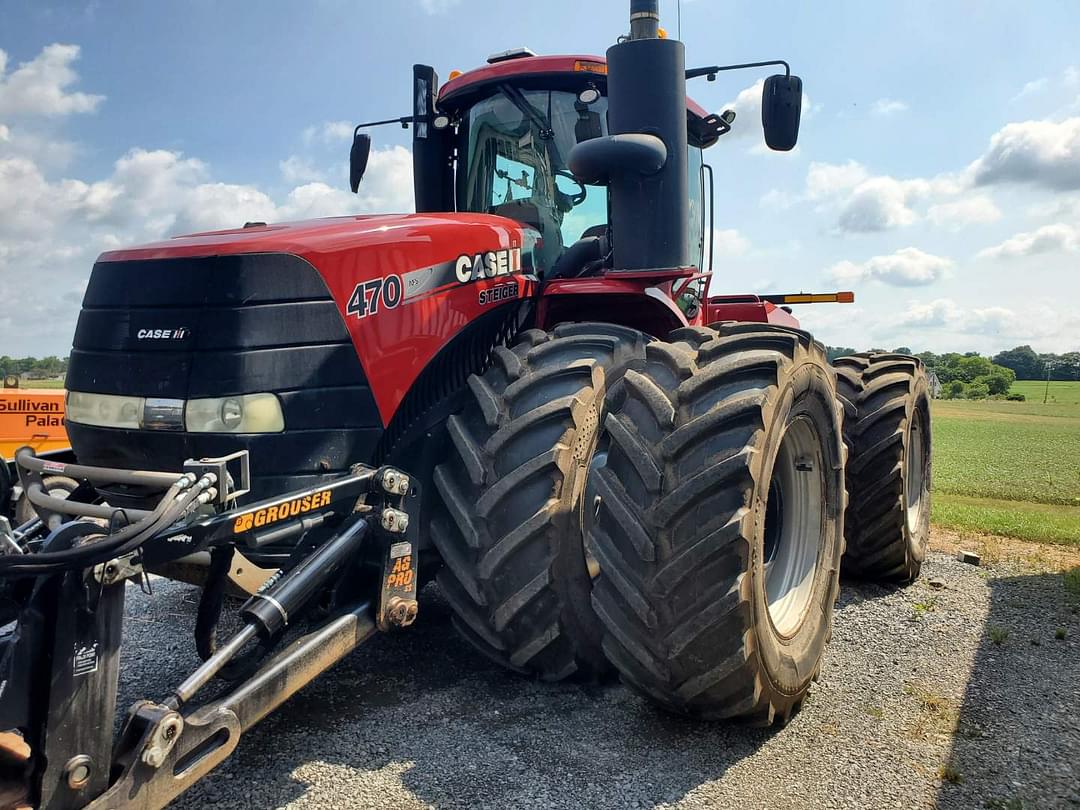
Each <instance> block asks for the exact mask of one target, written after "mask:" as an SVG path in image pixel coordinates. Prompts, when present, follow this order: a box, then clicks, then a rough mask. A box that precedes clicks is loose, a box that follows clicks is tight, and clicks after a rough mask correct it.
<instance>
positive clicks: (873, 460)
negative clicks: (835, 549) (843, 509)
mask: <svg viewBox="0 0 1080 810" xmlns="http://www.w3.org/2000/svg"><path fill="white" fill-rule="evenodd" d="M833 365H834V367H835V368H836V385H837V393H838V395H839V397H840V402H841V403H842V405H843V407H844V443H845V444H846V445H847V448H848V458H847V476H846V479H847V490H848V508H847V514H846V516H845V528H844V533H845V535H846V537H847V551H846V553H845V555H844V560H843V569H844V573H845V574H851V575H853V576H857V577H861V578H865V579H873V580H878V581H882V582H911V581H913V580H915V579H916V578H917V577H918V576H919V570H920V568H921V567H922V563H923V560H924V559H925V557H926V549H927V546H928V545H929V541H930V459H931V454H930V394H929V384H928V381H927V376H926V369H925V368H924V367H923V364H922V361H921V360H919V359H918V358H917V357H909V356H908V355H904V354H885V353H866V354H858V355H852V356H850V357H840V358H837V359H836V360H834V361H833Z"/></svg>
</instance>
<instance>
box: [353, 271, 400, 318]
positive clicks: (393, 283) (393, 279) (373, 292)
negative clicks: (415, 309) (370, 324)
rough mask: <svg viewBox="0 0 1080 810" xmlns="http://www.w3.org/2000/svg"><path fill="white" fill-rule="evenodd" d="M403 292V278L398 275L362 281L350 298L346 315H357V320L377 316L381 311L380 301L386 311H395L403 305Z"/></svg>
mask: <svg viewBox="0 0 1080 810" xmlns="http://www.w3.org/2000/svg"><path fill="white" fill-rule="evenodd" d="M401 290H402V286H401V276H397V275H390V276H387V277H386V278H373V279H371V281H362V282H360V283H359V284H357V285H356V287H355V288H354V289H353V291H352V295H351V296H349V305H348V306H347V307H346V308H345V314H346V315H355V316H356V317H357V318H366V317H367V316H368V315H375V314H377V313H378V311H379V302H380V301H381V302H382V305H383V307H384V308H385V309H394V308H395V307H396V306H397V305H398V304H400V303H401Z"/></svg>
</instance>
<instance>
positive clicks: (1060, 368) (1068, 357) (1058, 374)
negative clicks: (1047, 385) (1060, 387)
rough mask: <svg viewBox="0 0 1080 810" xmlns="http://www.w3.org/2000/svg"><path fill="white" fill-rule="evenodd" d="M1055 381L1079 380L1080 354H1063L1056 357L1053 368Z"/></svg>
mask: <svg viewBox="0 0 1080 810" xmlns="http://www.w3.org/2000/svg"><path fill="white" fill-rule="evenodd" d="M1054 379H1056V380H1080V352H1065V354H1062V355H1058V362H1057V364H1056V366H1055V368H1054Z"/></svg>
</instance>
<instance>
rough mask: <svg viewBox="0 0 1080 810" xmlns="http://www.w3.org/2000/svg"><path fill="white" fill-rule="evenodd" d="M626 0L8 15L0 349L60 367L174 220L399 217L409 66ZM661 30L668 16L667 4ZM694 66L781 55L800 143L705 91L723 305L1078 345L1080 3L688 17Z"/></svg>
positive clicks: (136, 5)
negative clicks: (356, 172)
mask: <svg viewBox="0 0 1080 810" xmlns="http://www.w3.org/2000/svg"><path fill="white" fill-rule="evenodd" d="M627 6H628V4H627V3H626V2H625V0H595V1H594V2H590V3H583V2H580V0H576V1H575V2H564V0H545V2H544V3H505V2H493V1H491V2H488V1H487V0H456V2H455V0H397V2H390V3H375V2H342V1H341V0H315V1H314V2H307V3H299V2H297V3H284V2H276V3H275V2H264V3H258V4H254V3H243V4H242V3H211V2H181V3H172V4H164V3H143V2H105V1H104V0H102V2H66V3H49V2H34V3H29V2H12V1H11V0H0V51H2V52H3V53H2V55H0V289H3V291H4V296H3V299H2V303H0V354H13V355H20V354H27V353H33V354H38V355H41V354H49V353H56V354H64V353H66V352H67V350H68V347H69V346H70V338H71V334H72V332H73V330H74V324H75V318H76V316H77V312H78V303H79V300H80V297H81V293H82V289H83V287H84V285H85V280H86V277H87V275H88V273H89V269H90V266H91V264H92V263H93V259H94V257H95V256H96V255H97V254H98V253H99V252H101V251H102V250H105V249H108V248H110V247H116V246H119V245H124V244H132V243H136V242H139V241H146V240H149V239H155V238H159V237H161V236H164V235H169V234H173V233H179V232H183V231H188V230H196V229H206V228H213V227H223V226H235V225H238V224H241V223H243V222H244V221H245V220H250V219H286V218H297V217H308V216H321V215H330V214H336V213H345V212H350V211H364V212H377V211H400V210H407V209H408V207H409V206H410V204H411V179H410V177H411V175H410V166H409V157H408V154H407V152H406V151H405V147H406V146H407V143H408V141H407V138H408V133H407V132H404V131H402V130H400V129H396V128H382V129H380V130H377V131H376V132H375V142H376V147H377V151H376V152H375V153H374V154H373V158H372V162H371V167H370V170H369V175H368V177H367V178H365V181H364V187H363V189H362V194H361V195H360V196H359V197H353V196H352V195H350V194H348V193H347V192H346V189H345V185H346V181H345V156H346V153H347V149H348V136H349V131H350V128H351V127H350V123H351V122H355V121H360V120H365V119H371V118H378V117H388V116H393V115H404V114H407V113H408V112H409V80H410V70H411V65H412V64H413V63H414V62H428V63H430V64H433V65H434V66H435V67H436V69H437V70H438V71H439V73H440V75H441V76H443V77H445V76H446V74H448V73H449V71H450V70H451V69H455V68H456V69H462V70H466V69H469V68H471V67H475V66H477V65H480V64H482V63H483V61H484V59H485V57H486V56H487V55H488V54H490V53H493V52H495V51H500V50H505V49H506V48H509V47H513V46H516V45H522V44H525V45H528V46H529V47H531V48H532V49H533V50H535V51H536V52H538V53H560V52H586V53H588V52H593V53H602V52H603V51H604V49H605V48H606V47H607V46H608V45H609V44H610V43H611V42H612V41H613V39H614V37H615V36H616V35H617V34H618V33H620V32H621V31H622V30H623V29H624V28H625V27H626V15H627ZM661 9H662V13H663V15H664V25H665V26H666V27H667V28H668V29H669V31H670V32H671V33H672V34H673V35H674V34H675V33H676V27H677V18H676V5H675V2H674V0H662V3H661ZM682 33H683V40H684V41H685V42H686V46H687V62H688V64H690V65H694V64H711V63H716V62H729V61H730V62H736V61H738V62H741V61H749V60H756V59H768V58H785V59H788V60H789V61H790V62H791V63H792V66H793V69H794V71H795V72H796V73H799V74H800V75H801V76H802V77H803V79H804V81H805V88H806V96H807V106H806V110H805V113H804V123H803V128H802V136H801V139H800V145H799V147H798V149H797V150H796V151H795V152H794V153H791V154H787V155H780V154H775V153H770V152H767V151H766V150H765V149H764V147H763V146H762V145H761V133H760V125H759V123H758V122H757V120H755V116H756V114H757V108H756V106H755V101H756V98H757V91H756V89H755V88H754V82H755V80H756V79H757V78H759V76H757V75H755V74H749V73H743V74H728V75H727V76H726V77H724V76H722V77H721V79H720V80H719V81H717V82H715V83H706V82H705V81H704V80H698V81H697V82H695V83H693V84H692V85H691V93H692V95H694V96H695V97H696V98H697V99H698V100H699V101H700V102H701V103H702V104H704V105H705V106H706V107H708V108H710V109H715V110H720V109H724V108H727V107H732V106H733V107H734V108H735V109H736V111H737V112H738V113H739V117H738V119H737V120H736V129H735V131H734V132H733V133H731V134H730V135H728V136H725V137H724V138H723V139H721V141H720V143H719V144H718V145H717V146H715V147H713V148H712V149H711V150H710V151H709V152H708V153H707V156H708V159H709V161H710V162H711V163H712V165H713V166H714V168H715V170H716V179H717V204H716V225H717V231H718V233H717V235H716V238H717V244H718V245H719V246H720V255H718V257H717V258H718V260H720V261H719V262H718V264H717V266H716V267H715V270H716V271H717V276H716V278H715V279H714V282H713V290H714V291H717V292H761V291H769V292H787V291H798V290H827V289H837V288H853V289H854V290H855V291H856V294H857V301H858V303H857V304H855V305H854V306H820V307H813V308H803V309H801V310H799V311H798V314H799V315H800V316H801V317H802V318H803V321H804V324H805V325H807V326H808V327H809V328H811V329H813V330H814V331H815V332H816V333H817V334H818V335H819V336H820V337H821V338H822V339H823V340H825V341H826V342H829V343H832V344H843V345H850V346H855V347H857V348H868V347H870V346H885V347H889V348H892V347H895V346H897V345H901V344H904V345H908V346H911V347H913V348H915V349H916V350H919V349H924V348H929V349H933V350H938V351H941V350H960V351H964V350H979V351H983V352H992V351H996V350H999V349H1001V348H1006V347H1010V346H1014V345H1017V344H1019V343H1031V344H1033V345H1034V346H1035V347H1036V349H1038V350H1042V351H1065V350H1074V349H1077V348H1080V316H1078V315H1077V314H1076V313H1075V309H1076V308H1075V300H1076V299H1077V294H1078V293H1080V274H1078V273H1077V270H1078V269H1080V268H1078V259H1080V51H1078V50H1077V42H1080V5H1077V4H1075V3H1071V2H1065V0H1062V1H1061V2H1039V3H1032V4H1027V5H1026V6H1025V7H1024V10H1023V11H1022V12H1021V11H1020V10H1019V7H1018V6H1017V5H1016V4H1015V3H1006V2H975V0H964V1H962V2H961V1H960V0H955V1H954V2H944V1H942V2H934V3H931V2H898V3H889V4H884V3H865V2H827V1H826V0H822V2H818V3H790V2H788V3H780V2H760V0H755V1H754V2H750V1H749V0H747V1H746V2H715V1H712V0H683V6H682Z"/></svg>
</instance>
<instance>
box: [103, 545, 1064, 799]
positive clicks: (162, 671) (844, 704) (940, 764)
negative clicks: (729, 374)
mask: <svg viewBox="0 0 1080 810" xmlns="http://www.w3.org/2000/svg"><path fill="white" fill-rule="evenodd" d="M129 592H130V594H131V597H130V600H129V614H130V622H129V625H128V627H129V634H128V638H127V644H126V646H125V665H124V671H125V679H124V683H123V684H122V687H121V689H122V695H121V705H122V706H124V705H127V704H128V703H129V702H130V701H131V700H132V699H134V698H135V697H137V696H139V695H140V694H141V695H146V696H150V697H158V696H162V695H164V694H165V693H167V691H168V690H169V687H170V686H173V685H175V684H176V683H177V682H178V681H179V680H180V678H181V677H182V675H183V674H184V673H185V672H186V671H188V670H189V669H190V667H192V666H193V665H194V663H195V658H194V653H193V644H192V642H191V640H190V629H191V626H192V624H193V621H194V607H195V599H196V595H197V592H196V591H195V590H194V589H192V588H190V587H189V586H184V585H179V584H176V583H170V582H165V581H158V582H157V583H156V586H155V594H154V596H153V597H152V598H147V597H145V596H143V595H142V594H141V593H139V592H138V591H137V590H136V589H130V591H129ZM1076 604H1077V601H1076V599H1074V598H1073V597H1071V596H1070V595H1069V594H1068V593H1067V592H1066V590H1065V588H1064V585H1063V581H1062V577H1061V576H1060V575H1056V574H1040V573H1037V572H1036V571H1035V569H1033V568H1030V567H1025V566H1018V565H1015V564H1012V565H997V566H995V567H993V568H989V569H980V568H974V567H971V566H967V565H963V564H961V563H958V562H956V561H955V560H953V559H952V558H951V557H947V556H945V555H941V554H935V555H933V556H932V558H931V559H930V561H929V562H928V564H927V565H926V566H925V568H924V574H923V577H922V578H921V579H920V580H919V582H917V583H916V584H915V585H913V586H910V587H908V588H905V589H887V588H879V587H875V586H867V585H856V584H847V583H845V586H844V587H843V589H842V594H841V600H840V604H839V606H838V611H837V615H836V627H835V631H834V636H833V640H832V644H831V645H830V647H829V651H828V654H827V657H826V663H825V667H824V669H823V673H822V678H821V680H820V682H819V683H817V684H816V685H815V686H814V689H813V691H812V692H811V695H810V698H809V700H808V702H807V705H806V707H805V709H804V710H803V711H802V712H801V713H800V714H799V715H798V716H797V717H796V718H795V720H794V721H793V722H792V723H791V724H790V725H789V726H788V727H787V728H785V729H781V730H775V731H763V730H756V729H747V728H743V727H738V726H730V725H706V724H700V723H693V722H688V721H685V720H682V719H679V718H674V717H670V716H667V715H664V714H662V713H660V712H659V711H657V710H655V709H653V708H652V707H651V706H650V705H649V704H647V703H646V702H645V701H643V700H641V699H640V698H638V697H637V696H635V695H634V694H632V693H631V692H630V691H628V690H627V689H625V688H622V687H620V686H618V685H610V686H601V687H596V686H593V687H585V686H575V685H569V686H567V685H561V686H552V685H547V684H542V683H537V682H532V681H529V680H526V679H522V678H520V677H518V676H515V675H512V674H507V673H505V672H503V671H502V670H500V669H499V668H497V667H496V666H495V665H493V664H489V663H488V662H487V660H486V659H484V658H482V657H481V656H480V655H479V654H476V653H474V652H473V651H472V650H471V648H469V647H467V646H466V645H465V644H464V643H463V642H461V641H460V640H458V638H457V637H456V636H455V634H454V632H453V629H452V627H451V625H450V617H449V608H448V607H447V605H446V603H445V602H444V601H443V600H442V599H441V597H440V596H439V594H438V592H437V591H434V590H432V589H429V591H427V592H426V593H425V594H424V596H423V598H422V604H421V611H420V619H419V622H418V624H417V626H415V627H413V628H411V629H410V630H408V631H407V632H404V633H401V634H399V635H395V636H384V637H377V638H376V639H374V640H373V641H371V642H369V643H368V644H367V645H366V646H364V647H363V648H362V649H360V650H359V651H357V652H355V653H353V654H352V655H351V656H349V657H348V658H347V659H346V660H345V661H343V662H342V663H341V664H339V665H338V667H337V668H336V669H334V670H333V671H332V672H330V673H327V674H325V675H323V676H322V678H320V679H319V680H317V681H316V682H315V683H314V684H312V685H311V686H309V687H308V688H307V689H306V690H305V691H303V692H301V693H300V694H299V695H297V696H296V697H294V698H293V699H292V701H290V702H289V703H288V704H286V706H285V707H283V708H282V709H281V710H279V711H278V712H277V713H275V714H273V715H271V716H270V717H269V718H268V719H267V720H265V721H264V722H263V723H262V724H261V725H259V726H258V727H257V728H255V729H254V730H253V731H252V732H251V733H250V734H249V735H247V736H246V737H245V738H244V739H243V740H242V741H241V743H240V747H239V749H238V750H237V752H236V753H235V754H234V756H233V758H232V759H231V760H228V761H226V763H225V764H224V765H223V766H222V767H221V768H220V769H219V770H218V771H216V772H215V773H213V774H212V775H211V776H209V777H208V778H207V779H205V780H204V781H203V782H201V783H199V784H197V785H196V786H195V787H194V788H193V789H192V790H191V791H190V792H189V793H188V794H187V795H185V796H183V797H181V798H180V799H179V800H178V801H177V802H176V803H175V805H174V806H176V807H182V808H201V807H205V806H206V805H208V804H214V805H216V806H219V807H243V808H248V807H250V808H268V807H289V808H381V807H385V808H414V807H439V808H451V807H492V808H509V807H566V808H580V807H589V808H651V807H657V806H660V807H686V808H692V807H717V808H720V807H732V806H738V807H777V808H781V807H783V808H786V807H792V808H794V807H821V808H839V807H844V808H848V807H850V808H879V807H881V808H885V807H888V808H891V807H903V808H908V807H935V806H939V807H998V808H1042V807H1077V806H1080V711H1078V709H1080V616H1078V615H1077V608H1076ZM1059 627H1060V628H1064V629H1065V631H1066V634H1067V635H1066V638H1065V640H1058V639H1057V638H1055V634H1056V632H1057V629H1058V628H1059ZM998 642H1000V643H998ZM140 682H141V684H142V685H141V687H139V689H138V692H136V690H135V687H136V685H137V684H138V683H140Z"/></svg>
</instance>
